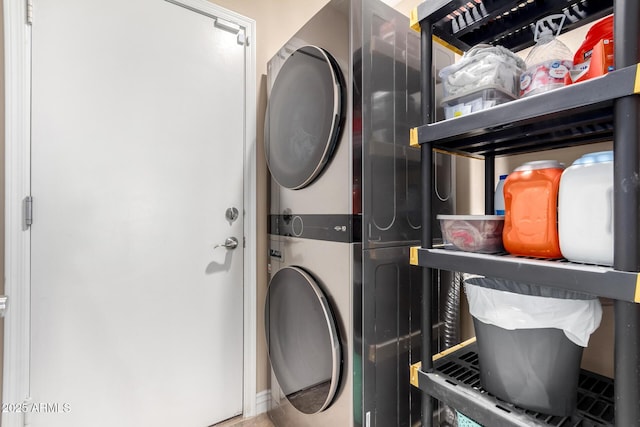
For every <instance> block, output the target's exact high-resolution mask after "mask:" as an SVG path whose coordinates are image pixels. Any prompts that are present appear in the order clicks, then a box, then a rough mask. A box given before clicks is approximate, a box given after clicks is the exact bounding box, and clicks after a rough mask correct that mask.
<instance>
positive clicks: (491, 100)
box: [442, 85, 515, 119]
mask: <svg viewBox="0 0 640 427" xmlns="http://www.w3.org/2000/svg"><path fill="white" fill-rule="evenodd" d="M514 99H515V96H513V95H512V94H511V93H509V92H507V91H505V90H504V89H503V88H502V87H500V86H498V85H489V86H484V87H481V88H477V89H474V90H472V91H471V92H466V93H462V94H459V95H456V96H449V97H447V98H444V99H443V100H442V107H443V108H444V117H445V119H452V118H454V117H460V116H464V115H465V114H470V113H474V112H476V111H482V110H486V109H487V108H491V107H494V106H496V105H499V104H504V103H505V102H509V101H513V100H514Z"/></svg>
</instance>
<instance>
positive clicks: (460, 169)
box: [211, 0, 613, 392]
mask: <svg viewBox="0 0 640 427" xmlns="http://www.w3.org/2000/svg"><path fill="white" fill-rule="evenodd" d="M211 1H213V2H214V3H216V4H218V5H220V6H222V7H226V8H228V9H231V10H233V11H235V12H238V13H240V14H242V15H245V16H247V17H249V18H252V19H254V20H255V21H256V35H255V37H254V39H255V40H254V43H256V52H257V53H256V67H257V70H256V72H257V75H258V82H257V83H258V85H257V87H258V96H257V99H258V106H257V107H258V111H257V116H258V117H257V124H258V141H257V142H258V144H257V146H258V174H257V176H258V187H257V188H258V190H259V194H258V205H259V211H258V235H259V236H265V235H266V217H267V212H268V211H267V209H268V206H267V199H268V195H267V182H268V180H267V178H268V172H267V168H266V164H265V162H264V151H263V149H262V132H261V129H262V128H263V126H264V110H265V106H266V86H265V79H264V76H265V74H266V69H267V68H266V64H267V62H268V61H269V59H270V58H271V57H272V56H273V55H274V54H275V53H276V52H277V51H278V49H279V48H280V47H281V46H282V45H283V44H284V43H285V42H286V41H287V40H288V39H289V38H290V37H291V35H292V34H293V33H295V31H296V30H297V29H298V28H300V27H301V26H302V25H303V24H304V23H305V22H306V21H307V20H308V19H309V18H310V17H311V16H313V14H314V13H315V12H317V11H318V10H319V9H320V8H322V6H324V5H325V4H326V3H328V0H307V1H304V2H300V1H296V0H263V1H260V2H256V1H254V0H211ZM421 2H422V1H421V0H402V1H400V2H399V3H398V2H396V3H397V4H396V5H395V6H394V7H395V8H396V9H397V10H399V11H400V12H401V13H403V14H405V15H407V16H409V14H410V12H411V10H413V9H414V8H416V7H417V6H418V5H419V4H420V3H421ZM283 11H286V16H285V13H283ZM587 30H588V28H580V29H578V30H576V31H573V32H572V33H571V34H570V35H567V36H563V41H564V42H565V43H566V44H567V45H568V46H569V48H570V49H572V50H574V51H575V49H577V48H578V46H579V45H580V44H581V43H582V40H583V38H584V34H585V33H586V31H587ZM526 53H527V51H523V52H521V55H526ZM609 146H610V144H606V143H605V144H598V145H596V146H593V145H592V146H585V147H577V148H572V149H566V150H559V151H557V152H553V157H554V158H558V159H559V160H560V161H564V162H565V163H567V164H569V163H571V162H572V161H573V160H574V159H576V158H578V157H579V156H580V155H581V154H582V153H584V152H589V151H597V150H601V149H607V147H609ZM550 154H551V152H548V153H542V154H532V155H527V156H514V157H510V158H498V159H496V173H497V174H500V173H507V172H509V171H511V170H513V169H514V168H515V167H516V166H518V165H519V164H522V163H523V162H525V161H528V159H529V158H537V159H539V158H540V157H539V156H540V155H542V156H544V157H548V156H549V155H550ZM456 171H457V176H456V179H457V182H458V196H457V197H458V198H457V209H458V213H483V211H484V190H483V188H484V187H483V179H484V166H483V164H482V162H481V161H479V160H473V159H467V158H462V157H459V158H458V159H457V166H456ZM259 254H260V255H259V259H258V265H257V269H258V293H257V295H258V299H257V301H258V303H257V304H258V306H257V307H256V309H257V319H258V326H257V331H258V337H257V340H258V343H257V345H258V366H257V374H258V375H257V378H256V382H257V383H256V386H257V391H258V392H260V391H263V390H267V389H268V388H269V380H268V378H269V364H268V360H267V355H266V343H265V340H264V336H263V334H262V331H263V327H264V324H263V322H262V319H263V318H264V311H263V302H264V297H265V291H266V287H267V273H266V271H267V269H266V263H267V259H268V256H267V243H266V240H264V241H260V242H259ZM463 302H464V303H465V304H464V305H466V301H463ZM605 303H606V302H605ZM604 311H605V317H604V319H603V323H602V326H601V327H600V329H599V330H598V331H596V333H595V334H594V336H593V338H592V342H593V344H592V345H591V346H590V348H589V349H588V350H587V351H586V352H585V357H584V361H585V365H586V367H587V368H589V369H592V370H594V371H595V372H600V373H602V374H605V375H608V376H612V375H613V370H612V357H613V356H612V354H609V353H611V352H606V354H603V352H602V351H592V350H593V349H596V348H600V349H602V348H607V349H610V348H612V346H611V344H612V342H611V341H612V337H613V326H612V325H613V321H612V319H611V316H610V315H611V312H612V309H611V306H610V305H609V304H607V305H606V306H605V310H604ZM462 312H463V313H466V311H465V309H464V307H463V310H462ZM464 323H465V327H464V330H465V331H466V335H472V334H473V329H472V327H471V326H470V325H471V322H470V319H469V317H468V316H466V317H465V319H464Z"/></svg>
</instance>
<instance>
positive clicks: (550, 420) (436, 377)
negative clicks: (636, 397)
mask: <svg viewBox="0 0 640 427" xmlns="http://www.w3.org/2000/svg"><path fill="white" fill-rule="evenodd" d="M453 350H454V351H451V352H449V351H447V352H445V353H441V354H438V355H436V356H434V369H433V370H432V371H431V372H424V371H422V369H421V363H416V364H414V365H411V367H410V368H411V384H412V385H413V386H414V387H417V388H419V389H420V390H422V391H423V392H425V393H427V394H429V395H430V396H432V397H434V398H436V399H438V400H439V401H441V402H443V403H444V404H446V405H449V406H451V407H453V408H455V409H456V410H458V411H460V412H462V413H463V414H465V415H466V416H467V417H469V418H471V419H473V420H475V421H476V422H478V423H480V424H482V425H485V426H491V427H522V426H546V427H549V426H563V427H565V426H581V427H587V426H588V427H592V426H612V425H613V421H614V420H613V416H614V415H613V406H614V403H613V401H614V398H613V388H614V385H613V380H612V379H610V378H606V377H603V376H601V375H598V374H595V373H592V372H588V371H585V370H582V371H581V374H580V380H579V384H578V402H577V410H576V412H575V413H574V414H573V415H570V416H566V417H562V416H553V415H547V414H542V413H538V412H533V411H529V410H525V409H523V408H520V407H517V406H515V405H512V404H510V403H507V402H504V401H502V400H500V399H498V398H496V397H495V396H492V395H491V394H489V393H487V392H486V391H485V390H484V389H483V388H482V386H481V385H480V380H479V366H478V355H477V344H476V342H475V339H471V340H468V341H466V342H465V343H462V344H461V345H458V346H456V347H455V348H454V349H453Z"/></svg>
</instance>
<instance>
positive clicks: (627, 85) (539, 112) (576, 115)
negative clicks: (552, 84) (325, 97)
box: [415, 65, 638, 156]
mask: <svg viewBox="0 0 640 427" xmlns="http://www.w3.org/2000/svg"><path fill="white" fill-rule="evenodd" d="M637 75H638V65H633V66H630V67H626V68H623V69H620V70H616V71H612V72H610V73H608V74H606V75H604V76H601V77H598V78H595V79H591V80H588V81H585V82H581V83H577V84H573V85H569V86H565V87H563V88H560V89H556V90H553V91H549V92H546V93H542V94H539V95H535V96H531V97H528V98H521V99H518V100H515V101H511V102H508V103H505V104H501V105H498V106H496V107H493V108H490V109H487V110H484V111H478V112H476V113H472V114H469V115H466V116H462V117H458V118H454V119H449V120H443V121H440V122H436V123H430V124H425V125H422V126H418V127H417V128H415V129H417V142H418V144H431V146H432V147H433V148H437V149H440V150H444V151H450V152H452V153H463V154H469V155H474V154H475V155H477V154H476V153H481V154H489V153H491V154H495V155H498V156H499V155H507V154H509V155H511V154H516V153H528V152H533V151H539V150H542V149H545V150H546V149H551V148H559V147H563V146H572V145H578V144H585V143H590V142H594V141H593V140H592V139H593V135H594V134H593V132H592V131H584V130H583V129H582V128H583V127H584V125H585V122H588V121H591V122H593V123H598V124H599V125H601V127H602V130H601V131H600V132H598V133H597V135H598V140H600V141H603V140H607V138H613V126H612V123H613V103H614V101H615V100H616V99H618V98H622V97H625V96H633V95H635V94H636V93H637V91H638V89H637V88H636V85H637V83H636V77H637ZM550 123H553V125H554V126H552V131H545V129H548V128H549V125H550ZM567 134H570V135H572V138H567ZM529 136H532V137H535V138H534V141H535V143H533V144H525V145H519V144H522V141H523V140H524V139H526V138H528V137H529ZM465 144H467V145H466V146H465Z"/></svg>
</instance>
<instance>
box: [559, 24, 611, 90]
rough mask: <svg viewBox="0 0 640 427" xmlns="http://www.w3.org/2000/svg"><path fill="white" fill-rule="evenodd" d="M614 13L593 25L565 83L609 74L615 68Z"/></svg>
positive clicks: (574, 58)
mask: <svg viewBox="0 0 640 427" xmlns="http://www.w3.org/2000/svg"><path fill="white" fill-rule="evenodd" d="M613 49H614V45H613V15H610V16H608V17H606V18H604V19H602V20H600V21H598V22H597V23H596V24H594V25H593V27H591V28H590V29H589V31H588V32H587V35H586V37H585V39H584V42H583V43H582V45H581V46H580V47H579V48H578V50H577V51H576V54H575V56H574V57H573V69H572V70H571V71H570V73H569V76H570V79H565V84H569V83H578V82H581V81H584V80H588V79H591V78H594V77H598V76H601V75H603V74H607V73H608V72H609V71H612V70H613V68H614V52H613Z"/></svg>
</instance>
